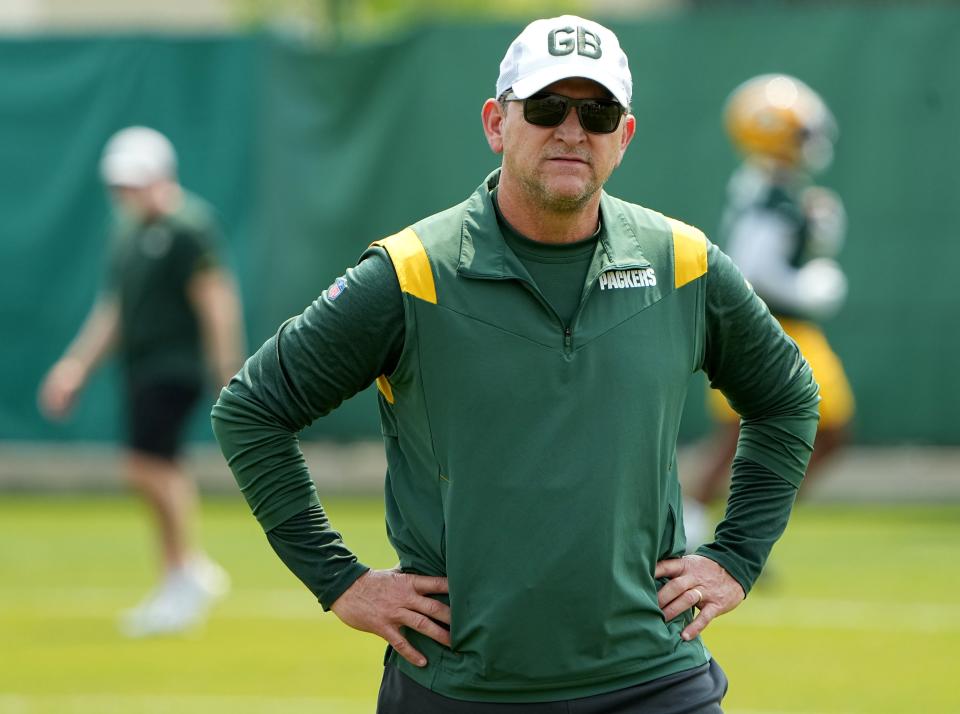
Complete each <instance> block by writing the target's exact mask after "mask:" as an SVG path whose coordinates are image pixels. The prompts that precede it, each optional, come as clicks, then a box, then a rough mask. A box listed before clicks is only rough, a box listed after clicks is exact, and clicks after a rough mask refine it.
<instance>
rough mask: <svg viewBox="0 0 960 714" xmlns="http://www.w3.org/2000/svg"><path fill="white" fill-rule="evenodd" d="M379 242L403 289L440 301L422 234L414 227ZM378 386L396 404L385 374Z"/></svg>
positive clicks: (423, 298)
mask: <svg viewBox="0 0 960 714" xmlns="http://www.w3.org/2000/svg"><path fill="white" fill-rule="evenodd" d="M373 245H378V246H380V247H381V248H383V249H384V250H386V251H387V254H388V255H389V256H390V260H391V262H392V263H393V269H394V270H395V271H396V272H397V280H398V281H399V283H400V290H401V291H402V292H405V293H409V294H410V295H413V296H414V297H416V298H420V299H421V300H424V301H425V302H429V303H433V304H434V305H436V304H437V288H436V285H435V284H434V282H433V271H432V270H431V269H430V259H429V258H427V251H426V250H424V248H423V243H421V242H420V237H419V236H418V235H417V234H416V233H414V232H413V229H412V228H405V229H403V230H402V231H400V232H399V233H394V234H393V235H392V236H387V237H386V238H384V239H382V240H378V241H374V242H373ZM377 389H379V390H380V393H381V394H383V397H384V399H386V400H387V401H388V402H389V403H390V404H393V401H394V396H393V387H391V386H390V380H388V379H387V376H386V375H385V374H381V375H380V376H379V377H377Z"/></svg>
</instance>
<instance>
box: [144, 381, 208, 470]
mask: <svg viewBox="0 0 960 714" xmlns="http://www.w3.org/2000/svg"><path fill="white" fill-rule="evenodd" d="M202 393H203V386H202V385H201V384H199V383H192V382H172V381H149V382H138V381H131V382H129V383H128V384H127V430H128V434H127V446H128V447H129V448H130V449H132V450H133V451H139V452H140V453H143V454H150V455H151V456H155V457H157V458H161V459H166V460H168V461H173V460H175V459H176V458H177V456H178V455H179V454H180V447H181V445H182V443H183V431H184V427H185V426H186V424H187V422H188V421H189V419H190V415H191V414H192V412H193V408H194V406H195V405H196V403H197V401H198V400H199V399H200V396H201V395H202Z"/></svg>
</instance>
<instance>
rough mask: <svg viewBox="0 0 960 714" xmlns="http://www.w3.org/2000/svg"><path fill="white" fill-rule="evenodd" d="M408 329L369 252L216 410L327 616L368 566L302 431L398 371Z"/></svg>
mask: <svg viewBox="0 0 960 714" xmlns="http://www.w3.org/2000/svg"><path fill="white" fill-rule="evenodd" d="M334 286H336V287H334ZM403 332H404V318H403V301H402V297H401V294H400V287H399V284H398V282H397V277H396V273H395V272H394V269H393V265H392V263H391V262H390V259H389V257H388V256H387V255H386V253H385V252H384V251H383V250H382V249H380V248H372V249H370V250H368V251H367V252H366V253H364V255H363V256H362V258H361V260H360V262H359V264H358V265H357V266H356V267H354V268H351V269H350V270H348V271H347V272H346V274H345V275H344V276H343V277H342V278H340V279H339V280H338V281H336V282H335V283H334V285H332V286H331V288H330V289H328V290H326V291H324V293H323V294H322V295H320V297H318V298H317V299H316V300H315V301H314V302H313V303H312V304H311V305H310V306H309V307H307V309H306V310H305V311H304V312H303V313H302V314H300V315H298V316H297V317H294V318H291V319H290V320H287V321H286V322H285V323H284V324H283V325H281V327H280V329H279V330H278V331H277V334H276V335H274V336H273V337H271V338H270V339H269V340H267V341H266V343H264V345H263V346H262V347H261V348H260V349H259V350H258V351H257V352H256V353H255V354H254V355H253V356H251V357H250V358H249V359H248V360H247V361H246V363H245V364H244V366H243V368H242V369H241V370H240V372H239V373H238V374H237V375H236V376H235V377H234V378H233V379H232V380H231V381H230V384H228V385H227V386H226V387H225V388H224V389H223V390H222V391H221V393H220V398H219V399H218V400H217V403H216V404H215V405H214V407H213V411H212V413H211V420H212V424H213V431H214V434H215V436H216V438H217V441H218V443H219V444H220V448H221V450H222V451H223V455H224V457H225V458H226V460H227V463H228V464H229V466H230V469H231V471H232V472H233V475H234V477H235V478H236V480H237V484H238V485H239V486H240V490H241V492H242V493H243V495H244V498H245V499H246V500H247V503H248V505H249V506H250V508H251V510H252V511H253V514H254V516H255V517H256V518H257V520H258V521H259V522H260V525H261V526H262V527H263V529H264V531H266V532H267V537H268V540H269V541H270V544H271V545H272V546H273V548H274V550H276V551H277V553H278V555H280V557H281V559H282V560H283V561H284V563H285V564H286V565H287V566H288V567H289V568H290V569H291V570H292V571H293V572H294V573H295V574H296V575H297V577H299V578H300V579H301V580H302V581H303V582H304V583H306V584H307V586H308V587H309V588H310V589H311V591H313V593H314V594H315V595H316V596H317V598H318V599H319V601H320V603H321V604H322V605H323V606H324V608H327V609H328V608H329V606H330V605H331V604H332V603H333V602H334V601H335V600H336V599H337V598H338V597H339V596H340V595H341V594H342V593H343V591H344V590H346V589H347V588H348V587H349V586H350V585H351V584H352V583H353V582H354V581H355V580H356V579H357V578H358V577H360V575H362V574H363V573H364V572H366V570H367V569H368V568H367V567H366V566H364V565H362V564H361V563H360V562H359V561H358V560H357V557H356V556H355V555H354V554H353V553H352V552H351V551H350V550H349V548H347V546H346V545H345V544H344V543H343V541H342V539H341V537H340V534H339V533H337V531H335V530H334V529H333V528H332V527H331V525H330V523H329V521H328V520H327V517H326V514H325V513H324V510H323V508H322V506H321V505H320V501H319V498H318V496H317V491H316V486H315V485H314V482H313V479H312V478H311V476H310V473H309V470H308V468H307V465H306V462H305V461H304V457H303V452H302V451H301V449H300V444H299V440H298V437H297V434H298V433H299V432H300V431H301V430H302V429H303V428H304V427H306V426H308V425H309V424H310V423H312V422H313V421H314V420H316V419H318V418H320V417H322V416H324V415H326V414H328V413H329V412H330V411H332V410H333V409H335V408H336V407H337V406H339V405H340V403H341V402H343V401H344V400H345V399H348V398H350V397H351V396H353V395H354V394H356V393H357V392H359V391H361V390H363V389H365V388H366V387H368V386H369V385H370V384H371V383H372V382H373V381H374V380H375V379H376V378H377V377H378V376H379V375H381V374H389V373H390V372H392V371H393V368H394V367H395V365H396V363H397V360H398V359H399V355H400V353H401V351H402V349H403Z"/></svg>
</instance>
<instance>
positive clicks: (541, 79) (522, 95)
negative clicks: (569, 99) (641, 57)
mask: <svg viewBox="0 0 960 714" xmlns="http://www.w3.org/2000/svg"><path fill="white" fill-rule="evenodd" d="M571 77H585V78H586V79H592V80H593V81H594V82H597V83H599V84H602V85H603V86H604V87H606V88H607V89H608V90H610V93H611V94H612V95H613V96H614V98H615V99H616V100H617V101H618V102H620V104H622V105H623V106H624V107H625V108H626V109H629V108H630V100H631V98H632V95H633V78H632V77H631V76H630V67H629V66H628V64H627V55H626V54H624V52H623V50H622V49H621V48H620V42H619V40H617V36H616V35H615V34H613V32H611V31H610V30H608V29H607V28H606V27H604V26H603V25H600V24H599V23H596V22H593V21H592V20H585V19H583V18H582V17H577V16H576V15H562V16H560V17H553V18H550V19H547V20H535V21H534V22H531V23H530V24H529V25H527V26H526V28H524V30H523V32H521V33H520V34H519V35H518V36H517V39H515V40H514V41H513V42H512V43H510V47H508V48H507V54H506V55H504V57H503V61H502V62H501V63H500V77H499V78H498V79H497V97H502V96H503V95H504V93H506V92H507V90H510V89H512V90H513V93H514V94H515V95H516V96H517V98H518V99H526V98H527V97H529V96H531V95H533V94H536V93H537V92H539V91H540V90H541V89H543V88H544V87H546V86H547V85H548V84H553V83H554V82H559V81H560V80H561V79H569V78H571Z"/></svg>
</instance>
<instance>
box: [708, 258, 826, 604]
mask: <svg viewBox="0 0 960 714" xmlns="http://www.w3.org/2000/svg"><path fill="white" fill-rule="evenodd" d="M708 259H709V270H708V273H707V286H706V303H705V325H706V335H707V336H706V348H705V351H704V353H705V354H704V364H703V368H704V371H705V372H706V373H707V376H708V377H709V378H710V382H711V386H713V387H715V388H717V389H719V390H721V391H722V392H723V393H724V395H725V396H726V397H727V399H728V400H729V401H730V404H731V406H732V407H733V408H734V409H735V410H736V411H737V412H738V413H739V414H740V415H741V428H740V439H739V442H738V446H737V455H736V458H735V459H734V463H733V480H732V482H731V495H730V499H729V500H728V503H727V512H726V514H725V516H724V519H723V521H721V523H720V524H719V525H718V527H717V531H716V540H715V542H714V543H711V544H707V545H704V546H702V547H701V548H699V549H698V550H697V552H698V553H700V554H701V555H705V556H707V557H709V558H711V559H713V560H715V561H717V562H718V563H720V564H721V565H722V566H723V567H724V568H726V570H727V571H728V572H729V573H730V574H731V575H732V576H733V577H734V578H736V579H737V581H738V582H740V584H741V585H742V586H743V589H744V592H749V590H750V588H751V587H752V585H753V583H754V581H755V580H756V578H757V577H758V576H759V575H760V571H761V570H762V569H763V565H764V563H765V562H766V559H767V556H768V555H769V553H770V549H771V548H772V547H773V544H774V543H775V542H776V541H777V539H778V538H779V537H780V535H781V534H782V533H783V529H784V528H785V527H786V523H787V519H788V518H789V515H790V511H791V508H792V506H793V502H794V500H795V498H796V492H797V489H798V488H799V485H800V482H801V480H802V479H803V474H804V472H805V471H806V467H807V462H808V461H809V459H810V454H811V452H812V451H813V441H814V437H815V435H816V429H817V420H818V417H819V410H818V406H817V405H818V402H819V388H818V387H817V384H816V382H815V381H814V380H813V374H812V372H811V371H810V367H809V365H808V364H807V363H806V360H804V359H803V356H802V355H801V354H800V351H799V350H798V349H797V346H796V344H795V343H794V342H793V341H792V340H791V339H790V338H789V337H787V336H786V335H785V334H784V333H783V330H782V329H781V328H780V325H779V324H778V323H777V321H776V320H775V319H774V318H773V317H772V316H771V315H770V313H769V311H768V310H767V308H766V307H765V306H764V304H763V302H762V301H761V300H760V299H759V298H758V297H757V296H756V294H755V293H754V292H753V290H752V288H751V287H750V285H749V284H748V283H747V282H746V281H745V280H744V279H743V277H742V275H741V274H740V272H739V271H738V270H737V268H736V267H735V266H734V264H733V263H732V262H731V261H730V259H729V258H728V257H727V256H726V255H724V254H723V253H722V252H721V251H720V250H719V249H717V248H716V247H715V246H712V245H711V246H710V250H709V257H708Z"/></svg>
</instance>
